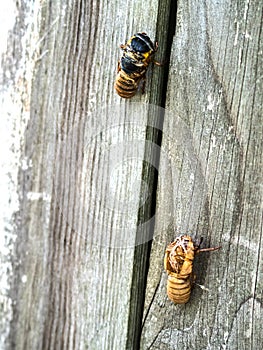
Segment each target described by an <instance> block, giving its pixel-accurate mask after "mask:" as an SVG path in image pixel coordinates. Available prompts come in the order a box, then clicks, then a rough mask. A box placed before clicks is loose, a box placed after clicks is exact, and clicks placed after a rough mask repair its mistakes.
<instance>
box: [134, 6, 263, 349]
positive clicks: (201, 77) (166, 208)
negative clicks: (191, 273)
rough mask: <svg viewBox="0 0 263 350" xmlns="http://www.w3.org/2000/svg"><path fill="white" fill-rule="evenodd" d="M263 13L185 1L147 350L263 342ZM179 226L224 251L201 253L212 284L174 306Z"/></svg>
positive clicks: (175, 55)
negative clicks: (171, 261) (173, 257)
mask: <svg viewBox="0 0 263 350" xmlns="http://www.w3.org/2000/svg"><path fill="white" fill-rule="evenodd" d="M261 16H262V9H261V6H260V5H259V2H256V3H253V4H252V3H249V4H248V3H239V4H236V3H234V2H224V3H215V2H213V4H212V3H211V2H201V3H200V2H197V1H196V2H195V1H194V2H190V1H186V2H183V1H181V2H179V3H178V9H177V20H176V23H177V26H176V35H175V37H174V42H173V47H172V53H171V62H170V71H169V84H168V91H167V104H166V108H167V110H168V111H169V112H168V113H167V116H165V119H164V130H163V141H162V152H163V153H164V154H165V155H166V157H165V156H164V157H163V158H162V157H161V164H160V170H159V182H158V191H157V196H158V200H157V213H156V226H155V239H154V241H153V244H152V250H151V258H150V269H149V273H148V282H147V289H146V302H145V313H144V326H143V331H142V339H141V348H142V349H234V348H236V349H260V348H261V347H262V339H261V337H260V336H259V335H258V331H259V327H260V326H259V323H260V321H259V320H260V319H261V318H262V316H263V314H262V282H263V275H262V140H263V138H262V136H263V135H262V102H263V101H262V32H261V29H260V28H262V17H261ZM260 62H261V63H260ZM167 159H169V162H168V161H167ZM181 233H192V234H193V235H194V236H197V237H200V236H203V237H204V240H205V242H204V244H203V246H208V245H210V246H214V245H222V250H221V251H219V252H214V253H210V255H209V256H208V253H204V255H203V256H201V255H200V256H199V257H198V259H197V260H196V273H197V281H196V282H197V283H199V284H201V285H204V286H205V288H206V289H207V291H205V290H202V289H200V288H198V287H197V286H195V288H194V290H193V292H192V296H191V300H190V302H189V303H188V304H186V305H173V303H172V302H170V301H168V299H167V297H166V295H165V293H166V291H165V289H166V279H167V277H166V275H165V272H164V271H163V266H162V264H163V261H162V260H163V253H164V251H165V246H166V244H167V243H168V242H169V241H171V240H173V239H174V237H175V236H176V235H178V234H181ZM241 319H242V321H241Z"/></svg>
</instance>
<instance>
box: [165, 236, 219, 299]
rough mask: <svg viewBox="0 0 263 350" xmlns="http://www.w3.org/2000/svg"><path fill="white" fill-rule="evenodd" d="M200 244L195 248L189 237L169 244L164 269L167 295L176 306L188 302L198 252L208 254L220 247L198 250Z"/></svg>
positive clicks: (183, 237)
mask: <svg viewBox="0 0 263 350" xmlns="http://www.w3.org/2000/svg"><path fill="white" fill-rule="evenodd" d="M201 243H202V238H201V241H200V243H199V244H198V245H197V246H195V245H194V242H193V240H192V238H191V237H190V236H187V235H184V236H179V237H177V238H176V240H175V241H174V242H172V243H170V244H169V245H168V246H167V248H166V252H165V256H164V268H165V270H166V271H167V273H168V281H167V295H168V297H169V299H171V300H172V301H173V302H174V303H176V304H185V303H187V302H188V300H189V298H190V294H191V288H192V285H193V283H194V281H195V275H194V273H193V271H192V270H193V260H194V257H195V255H196V254H198V253H200V252H210V251H214V250H218V249H219V248H221V247H214V248H203V249H200V244H201Z"/></svg>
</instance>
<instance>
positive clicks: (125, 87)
mask: <svg viewBox="0 0 263 350" xmlns="http://www.w3.org/2000/svg"><path fill="white" fill-rule="evenodd" d="M120 47H121V49H122V56H121V59H120V61H119V63H118V74H117V77H116V81H115V85H114V87H115V89H116V91H117V93H118V95H119V96H121V97H123V98H130V97H132V96H134V95H135V94H136V92H137V90H138V87H139V84H140V82H141V81H143V83H144V84H145V80H146V78H145V76H146V72H147V69H148V66H149V64H150V62H151V61H152V59H153V55H154V54H155V52H156V51H157V48H158V44H157V42H156V43H155V45H154V44H153V42H152V41H151V39H150V38H149V37H148V35H147V34H146V33H144V32H142V33H137V34H135V35H134V36H132V37H131V38H130V39H129V40H128V41H127V43H126V44H125V45H121V46H120ZM155 63H156V64H159V63H158V62H155ZM159 65H160V64H159ZM143 88H144V87H143Z"/></svg>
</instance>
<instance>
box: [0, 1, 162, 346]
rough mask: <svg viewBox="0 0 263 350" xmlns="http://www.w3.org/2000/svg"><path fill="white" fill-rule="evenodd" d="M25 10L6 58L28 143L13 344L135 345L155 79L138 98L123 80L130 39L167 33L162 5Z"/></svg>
mask: <svg viewBox="0 0 263 350" xmlns="http://www.w3.org/2000/svg"><path fill="white" fill-rule="evenodd" d="M18 6H19V5H18ZM18 10H19V11H18V13H17V24H16V27H15V29H13V32H12V33H11V36H10V37H9V42H8V45H9V51H7V53H6V57H5V60H4V62H3V70H4V74H5V75H6V77H7V79H8V76H9V75H12V74H13V75H14V81H13V80H11V81H8V83H10V89H11V90H12V91H11V92H10V94H11V95H12V96H13V97H14V98H15V99H16V102H17V104H18V106H19V110H18V112H17V114H16V116H17V118H16V119H15V121H14V123H15V128H18V129H19V132H18V134H19V142H20V144H19V146H18V147H17V149H16V152H17V154H18V159H19V162H18V163H19V164H16V167H17V171H18V175H17V184H16V186H15V188H14V189H13V195H14V194H15V193H16V192H17V193H18V194H19V198H18V206H19V208H18V209H17V210H16V212H15V213H13V212H12V213H11V214H10V218H9V219H10V220H11V219H12V220H13V221H12V220H11V223H12V234H14V236H15V237H16V238H15V239H14V242H13V246H12V249H10V256H9V259H10V260H11V262H12V264H10V269H11V270H10V271H9V277H8V280H9V285H8V291H7V293H8V295H9V297H8V298H9V299H8V300H9V302H10V305H9V306H8V307H9V311H10V319H11V320H10V319H8V318H6V320H5V323H4V324H3V328H2V329H7V328H8V327H10V331H9V332H6V333H8V337H7V335H6V334H4V337H3V338H2V339H3V344H5V345H3V347H4V346H6V348H17V349H124V348H126V347H128V348H131V347H132V346H133V338H134V337H135V335H134V334H133V332H130V333H128V327H129V325H130V324H131V316H130V315H131V314H132V313H134V312H136V310H134V308H133V307H130V304H131V284H132V281H134V278H135V277H134V276H135V274H134V259H135V258H134V255H135V246H136V245H137V244H138V242H137V241H136V239H137V238H138V232H137V227H138V225H137V219H138V208H139V207H140V206H141V204H142V202H143V201H144V199H143V198H142V199H141V198H140V196H141V189H142V188H143V185H144V181H142V175H141V174H142V172H143V160H145V147H146V146H145V139H146V133H147V118H148V105H147V102H149V100H150V91H151V77H152V75H151V74H149V77H148V83H147V86H146V94H145V95H144V96H142V95H141V94H138V95H137V96H135V98H134V99H133V100H132V101H123V100H121V99H120V98H119V96H117V95H116V93H115V92H114V90H113V83H114V79H115V75H116V69H117V61H118V58H119V55H120V50H119V48H118V47H119V45H120V44H121V43H123V42H124V40H125V39H127V38H129V37H130V36H131V35H133V34H134V33H136V32H137V31H146V32H147V33H148V34H149V35H150V37H151V38H153V40H154V39H155V30H156V22H157V14H158V2H157V1H151V2H147V3H145V2H143V1H140V0H139V1H135V2H127V1H123V0H118V1H115V2H111V3H109V2H107V1H89V2H84V1H73V0H72V1H71V0H69V1H66V2H65V1H52V2H41V3H38V2H29V1H25V2H23V3H21V4H20V7H19V9H18ZM11 48H12V49H13V51H12V50H11ZM11 73H12V74H11ZM18 82H19V84H20V85H17V83H18ZM5 83H6V82H3V84H5ZM21 86H22V87H21ZM19 87H21V89H20V88H19ZM136 102H137V103H136ZM20 119H21V120H22V121H23V128H22V127H21V128H20V124H19V123H20ZM12 122H13V120H11V122H10V123H12ZM11 143H12V141H11ZM17 154H16V157H17ZM146 195H147V191H146ZM12 215H14V218H13V217H12ZM146 232H147V229H146ZM148 239H149V237H147V238H146V240H148ZM142 240H143V241H144V240H145V239H144V238H142ZM140 243H142V242H140ZM142 276H143V275H142ZM138 283H141V281H138ZM138 298H141V297H140V296H138ZM135 299H136V298H132V300H135ZM137 304H138V301H136V300H135V302H134V305H135V306H136V305H137ZM135 321H136V322H135V323H134V327H138V326H140V325H138V320H137V319H136V320H135ZM139 321H140V320H139ZM137 333H138V332H137ZM136 336H138V335H136ZM127 338H130V339H127Z"/></svg>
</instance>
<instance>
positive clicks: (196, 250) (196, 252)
mask: <svg viewBox="0 0 263 350" xmlns="http://www.w3.org/2000/svg"><path fill="white" fill-rule="evenodd" d="M202 242H203V237H201V238H200V241H199V243H198V245H197V246H196V247H195V254H198V253H202V252H213V251H214V250H218V249H220V248H221V246H218V247H212V248H201V249H200V246H201V244H202Z"/></svg>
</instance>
